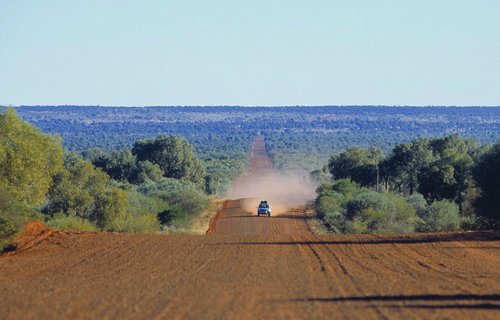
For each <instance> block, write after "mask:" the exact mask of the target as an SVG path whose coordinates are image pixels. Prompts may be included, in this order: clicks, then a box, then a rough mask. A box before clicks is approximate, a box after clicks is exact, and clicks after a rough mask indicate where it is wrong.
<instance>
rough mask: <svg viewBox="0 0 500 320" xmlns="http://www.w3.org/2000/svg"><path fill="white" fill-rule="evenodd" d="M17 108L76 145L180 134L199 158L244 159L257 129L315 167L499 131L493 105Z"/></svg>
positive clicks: (283, 161) (284, 162) (499, 115)
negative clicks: (336, 158) (365, 151)
mask: <svg viewBox="0 0 500 320" xmlns="http://www.w3.org/2000/svg"><path fill="white" fill-rule="evenodd" d="M18 111H19V113H20V115H21V116H22V117H23V118H24V119H25V120H27V121H29V122H31V123H33V124H35V125H37V126H38V127H40V128H41V129H42V130H43V131H45V132H49V133H57V134H59V135H60V136H61V137H62V138H63V139H64V146H65V147H66V148H68V149H70V150H74V151H79V152H81V151H84V150H86V149H89V148H92V147H100V148H102V149H105V150H107V151H112V150H116V149H120V148H123V147H129V148H131V147H132V146H133V144H134V142H135V141H137V140H139V139H147V138H149V139H150V138H153V137H155V136H157V135H158V134H162V133H163V134H168V135H178V136H182V137H184V138H185V139H187V140H188V141H189V142H190V143H191V144H193V146H194V147H195V150H196V153H197V154H198V156H199V157H200V158H202V159H203V160H206V159H209V158H211V159H214V158H216V159H219V158H220V157H222V156H227V157H229V158H230V159H237V160H236V162H240V161H243V162H245V161H247V153H248V151H249V149H248V147H249V145H250V144H251V141H252V140H253V137H255V135H256V134H257V133H259V132H261V133H263V134H264V135H265V136H266V141H267V146H268V150H269V152H270V154H271V157H272V158H273V161H274V163H275V165H276V166H277V167H278V168H281V169H303V170H306V171H311V170H314V169H317V168H318V167H320V166H321V164H322V163H324V162H325V161H327V160H328V155H329V154H332V153H338V152H341V151H343V150H345V149H347V148H350V147H354V146H360V147H377V148H380V149H382V150H383V151H385V152H389V151H391V150H392V148H393V147H394V146H395V145H396V144H399V143H406V142H409V141H411V140H412V139H414V138H417V137H437V136H444V135H447V134H453V133H460V134H461V135H462V136H464V137H471V138H474V139H476V140H478V141H479V142H480V143H494V142H496V141H497V140H498V139H499V138H500V107H494V108H478V107H465V108H462V107H460V108H457V107H438V108H435V107H380V106H353V107H328V106H319V107H271V108H267V107H236V106H233V107H231V106H229V107H146V108H144V107H136V108H116V107H80V106H43V107H42V106H40V107H20V108H19V109H18ZM212 164H214V165H215V163H212ZM210 166H211V165H207V169H208V170H209V171H210V170H211V167H210Z"/></svg>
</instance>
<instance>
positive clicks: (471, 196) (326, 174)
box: [311, 134, 500, 233]
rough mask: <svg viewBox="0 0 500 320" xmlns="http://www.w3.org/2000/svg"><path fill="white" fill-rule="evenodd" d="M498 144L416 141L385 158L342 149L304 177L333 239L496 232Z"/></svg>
mask: <svg viewBox="0 0 500 320" xmlns="http://www.w3.org/2000/svg"><path fill="white" fill-rule="evenodd" d="M498 168H500V143H496V144H495V145H493V146H491V145H483V146H480V145H479V144H478V143H477V142H475V141H474V140H472V139H464V138H462V137H460V136H459V135H456V134H455V135H450V136H446V137H443V138H433V139H425V138H420V139H415V140H413V141H411V142H409V143H405V144H398V145H396V146H395V147H394V149H393V150H392V151H391V152H390V153H389V154H387V155H384V153H383V151H382V150H380V149H374V148H367V149H365V148H360V147H354V148H349V149H347V150H346V151H344V152H342V153H339V154H336V155H334V156H332V157H331V158H330V161H329V162H328V164H327V165H325V166H324V167H323V168H322V169H320V170H315V171H313V172H311V177H312V178H313V179H315V180H316V181H318V182H320V183H321V185H320V186H319V187H318V189H317V198H316V211H317V215H318V218H320V219H321V220H322V221H323V223H324V225H325V226H326V227H327V228H328V229H329V230H330V231H331V232H334V233H370V232H377V233H396V232H397V233H399V232H414V231H417V232H434V231H452V230H458V229H488V228H498V227H499V226H500V175H499V174H500V170H499V169H498Z"/></svg>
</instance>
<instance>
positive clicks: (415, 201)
mask: <svg viewBox="0 0 500 320" xmlns="http://www.w3.org/2000/svg"><path fill="white" fill-rule="evenodd" d="M406 202H408V204H409V205H410V206H412V207H413V209H415V211H416V213H417V216H419V217H422V216H423V215H425V212H426V210H427V201H426V200H425V198H424V196H423V195H422V194H420V193H416V192H415V193H414V194H412V195H411V196H408V197H406Z"/></svg>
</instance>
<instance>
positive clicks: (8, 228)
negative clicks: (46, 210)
mask: <svg viewBox="0 0 500 320" xmlns="http://www.w3.org/2000/svg"><path fill="white" fill-rule="evenodd" d="M40 218H41V214H40V213H38V212H36V211H35V210H33V209H31V208H30V207H28V206H26V205H25V204H23V203H21V202H19V201H17V200H15V199H14V198H13V197H12V195H11V194H10V193H9V192H8V191H7V190H5V189H1V188H0V251H1V250H3V249H4V248H5V247H6V246H7V245H8V244H9V242H10V241H11V240H12V238H13V237H14V236H15V235H16V233H18V232H19V231H20V230H21V229H22V228H23V225H24V224H25V223H26V222H28V221H32V220H37V219H40Z"/></svg>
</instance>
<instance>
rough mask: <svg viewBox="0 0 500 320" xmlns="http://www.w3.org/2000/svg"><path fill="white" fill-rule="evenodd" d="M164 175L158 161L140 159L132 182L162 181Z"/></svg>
mask: <svg viewBox="0 0 500 320" xmlns="http://www.w3.org/2000/svg"><path fill="white" fill-rule="evenodd" d="M162 177H163V170H161V168H160V166H159V165H157V164H156V163H152V162H150V161H147V160H146V161H139V162H138V163H137V169H136V171H135V173H134V175H133V178H132V179H131V181H130V182H131V183H136V184H140V183H143V182H145V181H147V180H151V181H154V182H158V181H160V179H161V178H162Z"/></svg>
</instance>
